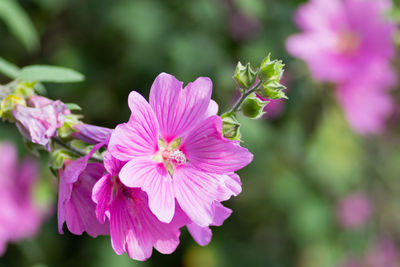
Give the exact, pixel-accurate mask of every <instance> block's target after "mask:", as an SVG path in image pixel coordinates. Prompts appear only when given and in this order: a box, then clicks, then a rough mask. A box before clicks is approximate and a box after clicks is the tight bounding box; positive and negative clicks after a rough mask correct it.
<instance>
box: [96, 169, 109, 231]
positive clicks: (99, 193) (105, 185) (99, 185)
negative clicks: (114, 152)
mask: <svg viewBox="0 0 400 267" xmlns="http://www.w3.org/2000/svg"><path fill="white" fill-rule="evenodd" d="M112 188H113V184H112V181H111V175H110V174H106V175H104V176H103V177H101V178H100V180H98V181H97V182H96V184H95V185H94V186H93V190H92V200H93V202H94V203H96V204H97V205H96V217H97V219H98V220H99V222H101V223H104V222H105V220H106V212H107V211H108V210H109V205H110V202H111V198H112Z"/></svg>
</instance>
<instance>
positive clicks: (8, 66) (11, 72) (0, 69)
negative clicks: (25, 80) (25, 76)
mask: <svg viewBox="0 0 400 267" xmlns="http://www.w3.org/2000/svg"><path fill="white" fill-rule="evenodd" d="M0 73H2V74H4V75H5V76H7V77H9V78H12V79H15V78H17V77H18V75H19V68H18V67H17V66H16V65H14V64H12V63H10V62H8V61H7V60H5V59H4V58H1V57H0Z"/></svg>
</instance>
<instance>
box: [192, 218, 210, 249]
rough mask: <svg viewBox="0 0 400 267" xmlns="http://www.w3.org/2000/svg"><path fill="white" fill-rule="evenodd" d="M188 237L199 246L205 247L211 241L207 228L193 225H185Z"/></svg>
mask: <svg viewBox="0 0 400 267" xmlns="http://www.w3.org/2000/svg"><path fill="white" fill-rule="evenodd" d="M187 228H188V230H189V232H190V235H191V236H192V237H193V239H194V240H195V241H196V242H197V243H198V244H199V245H200V246H206V245H208V243H210V241H211V236H212V232H211V229H210V228H209V227H201V226H198V225H197V224H195V223H191V224H188V225H187Z"/></svg>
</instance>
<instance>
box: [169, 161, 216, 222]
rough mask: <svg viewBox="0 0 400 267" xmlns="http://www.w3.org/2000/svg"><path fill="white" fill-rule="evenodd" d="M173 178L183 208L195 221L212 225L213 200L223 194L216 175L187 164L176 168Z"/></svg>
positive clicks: (177, 197) (178, 199)
mask: <svg viewBox="0 0 400 267" xmlns="http://www.w3.org/2000/svg"><path fill="white" fill-rule="evenodd" d="M173 179H174V180H173V182H174V190H175V197H176V199H177V201H178V203H179V205H180V207H181V208H182V210H183V211H184V212H185V213H186V214H187V215H188V217H189V218H190V219H191V220H192V221H193V222H194V223H196V224H198V225H200V226H208V225H210V224H211V222H212V219H213V216H214V206H213V202H214V201H215V200H216V199H217V198H218V196H219V195H221V194H222V192H221V188H220V185H219V181H218V180H217V179H216V177H215V176H213V175H211V174H208V173H205V172H202V171H200V170H198V169H195V168H193V167H192V166H190V165H189V164H186V165H182V166H180V167H179V168H177V169H176V170H175V172H174V177H173Z"/></svg>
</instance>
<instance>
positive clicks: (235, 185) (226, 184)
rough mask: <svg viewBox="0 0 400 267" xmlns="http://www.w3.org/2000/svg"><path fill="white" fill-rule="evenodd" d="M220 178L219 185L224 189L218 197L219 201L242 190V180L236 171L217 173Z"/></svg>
mask: <svg viewBox="0 0 400 267" xmlns="http://www.w3.org/2000/svg"><path fill="white" fill-rule="evenodd" d="M218 176H219V178H218V179H219V180H221V186H222V187H223V188H224V189H225V190H223V192H224V194H223V195H221V197H220V198H219V199H218V200H219V201H225V200H228V199H229V198H230V197H231V196H237V195H239V194H240V192H242V182H241V181H240V177H239V175H237V174H236V173H233V172H232V173H230V174H224V175H218Z"/></svg>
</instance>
